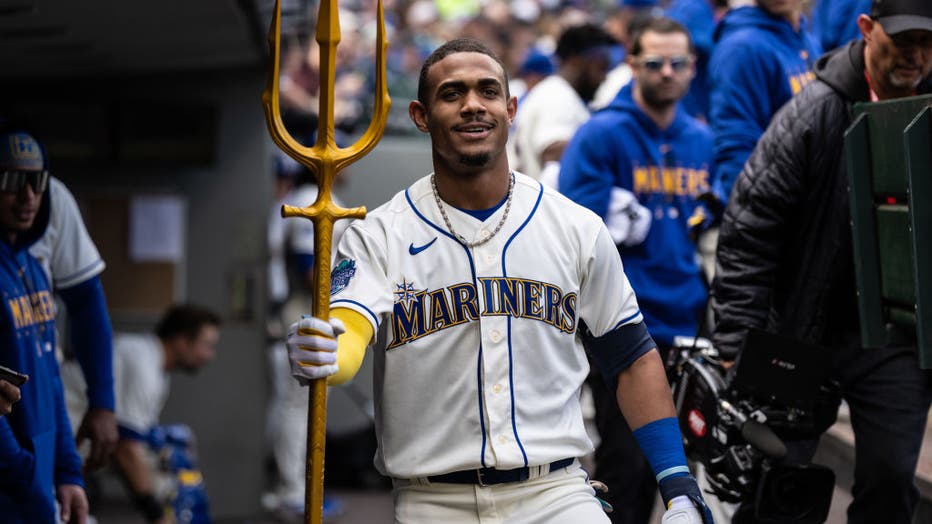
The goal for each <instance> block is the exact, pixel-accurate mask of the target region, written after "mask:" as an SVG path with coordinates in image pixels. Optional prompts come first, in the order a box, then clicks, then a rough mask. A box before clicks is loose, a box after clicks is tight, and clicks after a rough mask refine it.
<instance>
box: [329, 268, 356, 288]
mask: <svg viewBox="0 0 932 524" xmlns="http://www.w3.org/2000/svg"><path fill="white" fill-rule="evenodd" d="M355 274H356V261H355V260H353V259H346V260H341V261H340V263H339V264H337V267H335V268H333V271H331V272H330V294H331V295H336V294H337V293H339V292H340V291H343V290H344V289H346V286H348V285H349V281H350V279H351V278H353V275H355Z"/></svg>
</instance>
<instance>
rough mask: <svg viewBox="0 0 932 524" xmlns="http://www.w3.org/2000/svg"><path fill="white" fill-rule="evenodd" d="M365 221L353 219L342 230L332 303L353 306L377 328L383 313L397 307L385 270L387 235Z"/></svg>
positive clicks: (335, 265) (332, 288)
mask: <svg viewBox="0 0 932 524" xmlns="http://www.w3.org/2000/svg"><path fill="white" fill-rule="evenodd" d="M365 225H366V222H365V221H361V220H360V221H354V223H353V224H352V225H351V226H350V227H349V228H348V229H347V230H346V232H345V233H344V234H343V239H342V241H341V242H340V247H339V249H338V252H337V257H336V261H335V262H334V265H333V270H332V272H331V276H330V307H332V308H333V307H345V308H350V309H353V310H355V311H356V312H358V313H360V314H361V315H363V316H364V317H366V318H367V319H369V322H370V323H371V324H372V327H373V329H374V330H378V327H379V322H380V318H381V316H382V315H383V314H385V313H387V312H389V311H392V309H393V308H394V300H393V296H394V295H392V292H393V290H392V289H391V285H390V284H389V279H388V276H387V274H386V258H385V253H386V251H385V242H384V239H379V238H376V236H375V235H373V234H372V232H370V231H368V230H367V229H366V227H364V226H365Z"/></svg>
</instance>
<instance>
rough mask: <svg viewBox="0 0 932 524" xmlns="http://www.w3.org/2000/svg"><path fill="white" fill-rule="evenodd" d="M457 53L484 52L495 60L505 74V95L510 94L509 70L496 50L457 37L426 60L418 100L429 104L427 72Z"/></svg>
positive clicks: (471, 40)
mask: <svg viewBox="0 0 932 524" xmlns="http://www.w3.org/2000/svg"><path fill="white" fill-rule="evenodd" d="M456 53H482V54H483V55H487V56H489V57H491V58H492V59H493V60H495V62H496V63H497V64H498V65H499V66H500V67H501V68H502V74H503V75H505V96H506V97H509V96H510V95H509V93H508V71H507V69H505V63H504V62H502V59H501V58H499V57H498V55H497V54H495V51H492V49H491V48H490V47H489V46H487V45H485V44H483V43H482V42H480V41H478V40H475V39H473V38H457V39H455V40H450V41H449V42H447V43H445V44H443V45H441V46H440V47H438V48H437V49H435V50H434V52H433V53H431V54H430V56H428V57H427V59H426V60H424V65H422V66H421V75H420V76H419V77H418V81H417V100H418V102H420V103H422V104H424V105H427V97H428V93H427V73H428V72H429V71H430V68H431V66H432V65H434V64H436V63H437V62H439V61H441V60H443V59H444V58H446V57H448V56H450V55H453V54H456Z"/></svg>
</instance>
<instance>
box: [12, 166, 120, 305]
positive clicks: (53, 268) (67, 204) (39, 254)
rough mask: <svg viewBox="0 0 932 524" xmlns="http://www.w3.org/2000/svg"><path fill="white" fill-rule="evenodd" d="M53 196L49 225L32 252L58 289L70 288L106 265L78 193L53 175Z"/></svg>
mask: <svg viewBox="0 0 932 524" xmlns="http://www.w3.org/2000/svg"><path fill="white" fill-rule="evenodd" d="M49 198H50V199H51V206H50V210H49V224H48V226H47V227H46V228H45V233H44V234H43V235H42V236H41V237H40V238H39V240H37V241H36V243H35V244H33V245H32V246H31V247H30V248H29V254H31V255H32V256H34V257H36V258H37V259H38V260H39V263H41V264H42V269H43V270H44V271H45V274H46V276H47V277H48V279H49V280H50V281H51V282H52V283H53V285H54V287H55V289H57V290H58V289H66V288H69V287H72V286H74V285H76V284H80V283H81V282H84V281H86V280H87V279H89V278H91V277H93V276H96V275H99V274H100V273H101V272H102V271H103V270H104V267H105V264H104V261H103V259H102V258H100V253H99V252H98V251H97V246H95V245H94V241H93V240H91V236H90V235H89V234H88V232H87V228H86V227H84V220H82V219H81V212H80V211H78V204H77V202H75V200H74V196H72V194H71V192H70V191H68V188H67V187H65V185H64V184H62V183H61V182H59V181H58V179H57V178H55V177H50V178H49Z"/></svg>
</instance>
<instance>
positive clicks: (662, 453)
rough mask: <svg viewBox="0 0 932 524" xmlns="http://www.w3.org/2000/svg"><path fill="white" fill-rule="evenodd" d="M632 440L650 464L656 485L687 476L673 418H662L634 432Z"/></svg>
mask: <svg viewBox="0 0 932 524" xmlns="http://www.w3.org/2000/svg"><path fill="white" fill-rule="evenodd" d="M634 438H635V439H636V440H637V441H638V445H639V446H641V451H642V452H644V456H645V457H646V458H647V462H648V463H650V467H651V469H652V470H653V471H654V476H655V477H656V478H657V483H658V484H660V483H662V482H663V481H664V480H666V479H668V478H673V477H682V476H686V475H689V467H688V466H687V465H686V453H685V452H684V451H683V441H682V437H681V436H680V425H679V423H678V422H677V420H676V418H674V417H667V418H662V419H660V420H655V421H653V422H651V423H649V424H645V425H643V426H641V427H639V428H638V429H636V430H634Z"/></svg>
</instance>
